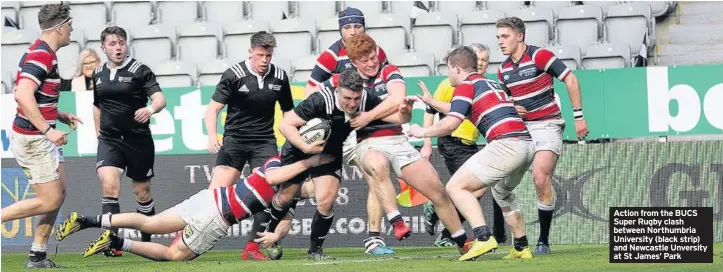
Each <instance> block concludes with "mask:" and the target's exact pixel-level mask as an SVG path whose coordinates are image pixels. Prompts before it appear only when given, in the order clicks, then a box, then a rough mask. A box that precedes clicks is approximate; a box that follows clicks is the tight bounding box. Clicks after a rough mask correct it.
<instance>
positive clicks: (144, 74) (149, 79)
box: [138, 64, 161, 97]
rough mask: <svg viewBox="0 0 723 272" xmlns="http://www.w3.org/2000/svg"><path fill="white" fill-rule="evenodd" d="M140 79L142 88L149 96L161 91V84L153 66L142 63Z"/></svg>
mask: <svg viewBox="0 0 723 272" xmlns="http://www.w3.org/2000/svg"><path fill="white" fill-rule="evenodd" d="M139 70H140V71H139V73H140V74H139V75H138V76H139V79H140V80H141V88H142V89H143V91H145V92H146V95H147V96H148V97H151V95H153V94H154V93H157V92H160V91H161V86H160V85H158V81H156V74H155V73H153V71H151V68H149V67H148V66H146V65H144V64H142V65H141V67H140V69H139Z"/></svg>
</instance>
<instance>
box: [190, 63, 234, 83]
mask: <svg viewBox="0 0 723 272" xmlns="http://www.w3.org/2000/svg"><path fill="white" fill-rule="evenodd" d="M231 64H232V63H231V62H230V61H229V60H227V59H216V60H212V61H209V62H204V63H201V64H199V65H198V85H200V86H216V84H218V82H219V81H220V80H221V75H223V72H225V71H226V70H227V69H228V68H229V67H231Z"/></svg>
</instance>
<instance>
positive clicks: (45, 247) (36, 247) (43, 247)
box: [30, 243, 48, 252]
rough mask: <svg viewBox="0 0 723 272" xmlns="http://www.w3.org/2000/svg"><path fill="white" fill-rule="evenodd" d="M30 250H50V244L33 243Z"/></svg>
mask: <svg viewBox="0 0 723 272" xmlns="http://www.w3.org/2000/svg"><path fill="white" fill-rule="evenodd" d="M30 251H35V252H48V245H47V244H43V245H41V244H36V243H33V244H32V245H30Z"/></svg>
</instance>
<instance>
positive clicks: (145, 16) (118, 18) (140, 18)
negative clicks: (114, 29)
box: [111, 1, 153, 28]
mask: <svg viewBox="0 0 723 272" xmlns="http://www.w3.org/2000/svg"><path fill="white" fill-rule="evenodd" d="M111 22H112V25H117V26H120V27H123V28H130V27H135V26H146V25H149V24H151V23H152V22H153V4H151V2H150V1H127V2H111Z"/></svg>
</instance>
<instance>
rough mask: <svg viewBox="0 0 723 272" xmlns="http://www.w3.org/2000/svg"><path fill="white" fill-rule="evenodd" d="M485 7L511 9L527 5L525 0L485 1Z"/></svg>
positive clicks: (502, 9)
mask: <svg viewBox="0 0 723 272" xmlns="http://www.w3.org/2000/svg"><path fill="white" fill-rule="evenodd" d="M484 5H485V9H491V10H501V11H505V12H507V11H510V10H516V9H521V8H523V7H525V1H484Z"/></svg>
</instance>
